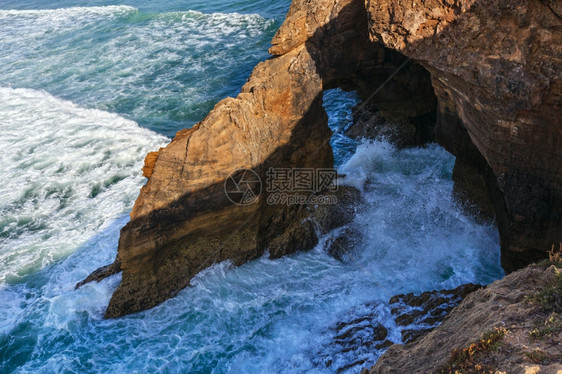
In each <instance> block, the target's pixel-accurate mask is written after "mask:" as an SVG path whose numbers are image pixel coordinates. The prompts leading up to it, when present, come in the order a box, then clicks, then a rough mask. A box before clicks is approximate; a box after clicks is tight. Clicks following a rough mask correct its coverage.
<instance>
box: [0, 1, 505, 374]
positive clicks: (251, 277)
mask: <svg viewBox="0 0 562 374" xmlns="http://www.w3.org/2000/svg"><path fill="white" fill-rule="evenodd" d="M288 7H289V2H288V1H281V2H268V1H236V0H233V1H216V0H210V1H204V2H203V1H185V0H184V1H180V0H177V1H166V2H150V1H128V2H126V3H116V2H115V1H57V2H46V1H19V0H18V1H2V0H0V127H1V129H0V131H1V132H0V134H1V135H0V150H1V152H0V164H1V165H2V168H1V169H0V177H1V180H2V183H0V372H2V373H4V372H7V373H9V372H21V373H25V372H44V373H51V372H75V373H84V372H154V371H157V370H162V371H164V372H200V373H210V372H214V373H226V372H234V373H240V372H242V373H259V372H262V373H277V372H283V373H285V372H286V373H301V372H336V371H338V369H342V368H345V367H347V369H346V370H345V371H346V372H358V371H359V369H360V368H361V367H362V366H369V365H372V364H373V363H374V362H375V361H376V358H377V357H378V355H380V353H381V352H380V351H373V350H370V349H367V348H365V347H356V349H354V350H352V351H350V352H344V351H343V350H341V348H338V345H337V344H334V340H335V335H336V332H335V330H334V326H335V325H336V324H337V323H338V322H340V321H351V320H353V319H356V318H357V317H360V316H362V315H365V313H372V312H375V315H376V316H377V317H376V318H377V321H378V322H379V323H381V324H383V325H384V326H385V327H387V328H388V330H389V337H390V339H391V340H393V341H395V342H398V341H399V340H400V327H397V326H396V325H395V324H394V322H393V321H392V319H391V318H390V310H389V307H388V305H387V301H388V299H389V297H390V296H392V295H394V294H396V293H399V292H422V291H426V290H431V289H439V288H444V287H455V286H457V285H459V284H462V283H466V282H477V283H489V282H491V281H493V280H494V279H496V278H498V277H499V276H501V273H502V271H501V268H500V265H499V246H498V237H497V232H496V230H495V228H493V227H492V226H489V225H485V224H479V223H476V222H475V221H474V220H473V219H472V218H470V217H468V216H467V215H466V214H464V213H463V212H462V211H461V210H460V209H459V208H458V207H457V205H456V203H455V202H454V201H453V200H452V198H451V191H452V181H451V171H452V167H453V163H454V159H453V157H452V156H451V155H449V154H448V153H447V152H445V151H444V150H443V149H442V148H440V147H438V146H433V145H432V146H428V147H426V148H419V149H410V150H396V149H394V148H393V147H392V146H391V145H390V144H388V143H387V142H385V141H384V140H379V141H371V142H354V141H352V140H350V139H348V138H346V137H345V136H341V135H338V136H335V137H334V140H333V143H332V144H333V145H334V152H335V154H336V158H337V162H338V165H339V168H340V170H341V171H342V173H345V174H346V175H347V183H350V184H354V185H356V186H358V187H359V188H360V189H361V190H362V191H363V196H364V197H365V202H364V203H363V204H362V205H361V206H360V208H359V209H358V212H357V217H356V218H355V220H354V221H353V222H352V223H351V224H350V225H349V226H350V228H351V229H353V230H355V231H356V232H359V233H360V234H359V235H358V238H357V248H355V250H354V251H353V254H352V256H351V257H350V258H349V259H348V260H347V261H346V262H345V263H342V262H339V261H337V260H335V259H333V258H331V257H330V256H328V255H327V254H326V253H325V250H324V246H325V244H326V243H328V242H329V241H330V240H331V239H332V238H333V237H334V236H335V235H337V232H332V233H330V234H328V235H326V236H325V237H323V238H322V241H321V243H320V244H319V245H318V246H317V248H315V249H313V250H312V251H309V252H305V253H297V254H295V255H292V256H288V257H285V258H283V259H280V260H275V261H270V260H268V259H267V258H266V257H264V258H261V259H258V260H256V261H253V262H251V263H249V264H246V265H244V266H241V267H238V268H235V267H233V266H232V265H231V264H229V263H228V262H225V263H220V264H216V265H215V266H213V267H211V268H209V269H207V270H205V271H203V272H202V273H200V274H199V275H198V276H197V277H196V278H195V279H194V281H193V282H192V284H193V286H192V287H190V288H188V289H185V290H183V291H182V292H180V294H179V295H178V296H177V297H176V298H174V299H172V300H168V301H167V302H165V303H163V304H162V305H160V306H158V307H156V308H154V309H152V310H149V311H146V312H142V313H138V314H136V315H132V316H127V317H124V318H120V319H117V320H103V319H102V315H103V312H104V308H105V306H106V305H107V303H108V301H109V298H110V296H111V293H112V291H113V290H114V289H115V287H116V286H117V284H118V283H119V277H120V276H119V275H117V276H114V277H111V278H109V279H107V280H105V281H103V282H101V283H98V284H96V283H94V284H89V285H87V286H85V287H83V288H81V289H80V290H77V291H75V290H74V285H75V284H76V282H78V281H79V280H81V279H83V278H84V277H85V276H86V275H87V274H89V273H90V272H91V271H92V270H94V269H96V268H97V267H99V266H101V265H105V264H107V263H109V262H111V261H112V260H113V258H114V257H115V253H116V247H117V240H118V236H119V229H120V228H121V227H122V226H123V225H124V224H125V223H126V222H127V219H128V212H129V211H130V209H131V207H132V204H133V202H134V200H135V198H136V196H137V195H138V191H139V188H140V186H142V184H143V183H144V181H145V180H144V178H142V177H141V175H140V168H141V167H142V162H143V159H144V156H145V154H146V153H147V152H148V151H151V150H155V149H158V147H160V146H163V145H165V144H166V143H167V142H168V141H169V139H170V137H172V136H173V134H174V133H175V132H176V131H178V130H180V129H182V128H185V127H191V126H192V125H193V124H194V123H196V122H197V121H199V120H201V119H202V118H203V117H204V116H205V114H206V113H207V112H208V111H209V110H210V109H211V108H212V107H213V105H214V104H215V103H216V102H217V101H218V100H220V99H221V98H223V97H225V96H234V95H236V94H237V93H238V91H239V89H240V86H241V85H242V84H243V83H244V82H245V81H246V79H247V77H248V75H249V74H250V72H251V70H252V68H253V66H254V65H255V64H256V63H257V62H259V61H261V60H263V59H265V58H267V57H268V55H267V48H268V46H269V42H270V40H271V37H272V36H273V33H274V32H275V30H276V29H277V27H278V26H279V25H280V23H281V21H282V20H283V18H284V16H285V13H286V11H287V9H288ZM355 102H356V99H355V97H354V95H353V94H351V93H344V92H341V91H339V90H334V91H329V92H327V94H326V95H325V107H326V109H327V111H328V113H329V115H330V125H331V126H332V128H334V129H335V128H338V127H341V126H344V125H345V124H347V123H349V120H350V118H349V117H350V114H349V113H350V109H351V107H352V106H353V105H354V103H355ZM328 361H330V362H331V363H330V364H329V365H328V364H327V363H328Z"/></svg>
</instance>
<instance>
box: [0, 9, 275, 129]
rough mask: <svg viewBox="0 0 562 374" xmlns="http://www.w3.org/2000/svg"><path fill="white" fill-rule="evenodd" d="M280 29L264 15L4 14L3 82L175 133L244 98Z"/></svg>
mask: <svg viewBox="0 0 562 374" xmlns="http://www.w3.org/2000/svg"><path fill="white" fill-rule="evenodd" d="M273 27H274V22H273V20H267V19H265V18H263V17H261V16H259V15H257V14H238V13H228V14H225V13H211V14H204V13H201V12H199V11H192V10H188V11H181V12H179V11H178V12H167V13H145V12H141V11H139V10H138V9H136V8H133V7H130V6H107V7H73V8H64V9H54V10H0V48H1V49H2V50H3V51H7V52H8V53H2V54H0V84H2V85H4V86H6V85H9V86H11V87H25V88H36V89H46V90H47V91H48V92H50V93H51V94H54V95H56V96H58V97H62V98H65V99H68V100H71V101H73V102H75V103H78V104H80V105H83V106H86V107H95V108H97V109H102V110H106V111H111V112H117V113H122V114H124V115H127V116H128V117H130V118H131V119H134V120H135V121H137V122H139V123H140V124H141V125H145V126H148V127H150V128H151V129H157V130H158V131H159V132H164V133H165V134H166V135H168V136H172V135H173V134H174V133H175V132H176V131H178V130H179V129H181V128H183V127H185V126H186V124H187V125H193V124H194V123H195V122H196V121H199V120H201V119H202V118H203V116H204V115H205V114H206V113H207V112H208V111H209V110H210V109H211V108H212V106H213V105H214V104H215V103H216V101H218V100H219V99H221V98H223V97H224V96H226V95H234V94H236V93H237V92H238V90H239V88H240V86H241V85H242V84H243V83H244V80H245V79H246V78H247V76H248V74H249V73H250V71H251V67H252V65H253V64H255V63H256V62H257V61H259V59H261V58H265V57H266V54H265V51H266V50H267V44H268V42H269V41H268V39H269V37H270V35H271V33H272V32H273V30H274V29H273ZM240 71H242V72H245V73H244V74H242V75H240Z"/></svg>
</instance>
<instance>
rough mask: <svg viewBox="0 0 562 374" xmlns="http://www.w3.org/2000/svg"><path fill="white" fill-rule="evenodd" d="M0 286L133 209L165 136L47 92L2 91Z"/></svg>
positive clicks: (58, 255) (62, 253)
mask: <svg viewBox="0 0 562 374" xmlns="http://www.w3.org/2000/svg"><path fill="white" fill-rule="evenodd" d="M0 128H1V131H2V133H3V135H2V137H0V149H2V152H1V153H0V164H1V165H2V177H3V178H2V183H1V184H0V266H1V270H2V271H0V283H2V282H4V281H5V280H6V279H10V278H18V277H19V276H23V275H25V274H27V273H29V272H32V271H36V270H37V269H40V268H42V267H45V266H47V265H48V264H51V263H52V262H53V261H56V260H57V259H59V258H61V257H62V256H65V255H67V254H69V253H71V252H72V251H73V250H75V249H76V248H77V247H79V246H80V245H82V244H83V243H85V242H87V241H88V240H89V239H90V238H91V237H92V236H93V235H94V234H96V233H99V232H100V231H103V230H104V229H105V228H106V227H107V226H108V225H109V224H110V223H111V222H112V221H114V220H116V219H117V218H119V217H120V216H121V215H123V213H125V212H127V211H128V210H129V209H130V208H131V206H132V203H133V202H134V199H135V198H136V196H137V194H138V190H139V187H140V186H141V185H142V184H143V182H144V178H143V177H142V176H141V173H140V168H141V167H142V162H143V158H144V156H145V154H146V153H147V152H148V151H150V150H153V149H157V148H158V146H161V145H163V144H164V143H165V142H166V139H165V138H164V137H162V136H160V135H157V134H155V133H153V132H151V131H149V130H146V129H143V128H140V127H139V126H138V125H137V124H136V123H135V122H133V121H130V120H126V119H124V118H122V117H120V116H118V115H115V114H111V113H107V112H103V111H100V110H92V109H83V108H80V107H79V106H77V105H75V104H73V103H71V102H68V101H64V100H60V99H57V98H55V97H53V96H51V95H49V94H47V93H45V92H39V91H34V90H28V89H12V88H5V87H0Z"/></svg>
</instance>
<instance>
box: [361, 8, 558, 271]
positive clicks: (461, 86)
mask: <svg viewBox="0 0 562 374" xmlns="http://www.w3.org/2000/svg"><path fill="white" fill-rule="evenodd" d="M367 9H368V13H369V28H370V34H371V37H372V39H373V40H374V41H376V42H379V43H382V44H384V45H385V46H386V47H388V48H392V49H394V50H397V51H400V52H401V53H403V54H404V55H406V56H408V57H411V58H413V59H415V60H416V61H417V62H419V63H421V64H422V65H423V66H424V67H425V68H426V69H427V70H428V71H429V72H430V73H431V77H432V84H433V88H434V89H435V95H436V96H437V98H438V102H439V104H438V122H437V132H436V136H437V140H438V141H439V142H440V143H441V144H443V145H444V146H445V147H446V148H447V149H449V150H450V151H451V152H452V153H454V154H455V155H457V156H458V157H459V158H460V160H461V161H460V163H459V164H460V167H459V169H462V168H463V166H464V171H465V172H466V173H467V174H469V173H470V172H471V170H473V171H477V172H476V174H478V175H479V177H478V176H474V177H472V178H465V180H466V179H471V180H472V182H471V181H470V180H469V181H468V182H469V183H468V185H469V189H470V186H471V185H472V186H474V184H476V189H478V185H481V186H482V185H485V186H486V187H485V189H487V190H488V193H489V194H491V195H493V197H494V198H493V199H492V201H493V205H494V210H495V214H496V216H497V221H498V225H499V229H500V235H501V240H502V249H503V251H502V255H503V265H504V268H506V270H513V269H514V268H517V267H520V266H521V265H522V264H525V263H529V262H530V261H532V260H533V259H536V258H538V257H544V253H543V250H542V249H543V248H549V247H550V245H551V244H552V243H556V242H557V241H558V240H559V239H560V238H561V237H562V208H561V207H562V162H561V160H562V151H561V150H562V144H561V138H562V136H561V135H562V126H561V122H560V121H561V118H562V106H561V102H562V98H561V91H562V83H561V81H560V74H561V71H562V60H561V59H560V57H561V55H562V21H561V15H562V5H561V3H560V2H554V1H540V0H507V1H495V0H458V1H443V0H422V1H412V0H410V1H402V0H389V1H385V0H368V1H367ZM455 122H456V123H455ZM463 132H466V133H467V134H468V136H469V138H470V140H471V142H466V141H463V140H462V137H463V135H462V133H463ZM459 134H460V135H461V136H460V137H459V136H458V135H459ZM459 140H461V141H459ZM470 143H473V144H474V145H475V148H476V149H477V150H478V152H479V153H480V154H481V155H482V156H483V160H474V158H473V157H471V155H470V154H471V153H474V152H473V151H469V152H465V150H466V148H469V147H470V146H471V144H470ZM467 153H468V154H467ZM477 157H479V156H477ZM484 160H485V164H484V163H483V162H482V161H484ZM488 166H489V168H490V170H491V172H492V173H490V172H488V171H487V170H486V169H487V167H488ZM459 172H460V170H458V172H457V176H458V174H459ZM490 174H492V175H490ZM490 176H491V178H490ZM461 179H462V178H461ZM478 179H480V180H478ZM495 186H497V187H498V188H499V193H500V194H499V196H498V193H496V192H494V191H493V190H494V189H495ZM480 189H481V188H480ZM469 194H470V192H469ZM472 194H473V195H481V196H482V197H485V196H483V195H486V194H485V193H482V192H474V191H473V193H472ZM479 200H486V199H485V198H484V199H479ZM488 205H490V204H489V203H488ZM539 248H540V250H538V249H539Z"/></svg>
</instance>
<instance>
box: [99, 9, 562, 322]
mask: <svg viewBox="0 0 562 374" xmlns="http://www.w3.org/2000/svg"><path fill="white" fill-rule="evenodd" d="M560 25H561V19H560V5H559V4H558V3H556V2H547V1H540V0H506V1H493V0H485V1H484V0H483V1H477V0H471V1H469V0H459V1H440V0H422V1H416V2H413V1H406V2H404V1H399V0H390V1H388V0H386V1H385V0H369V1H367V2H366V4H365V3H364V2H363V1H358V0H315V1H310V0H295V1H293V4H292V5H291V8H290V10H289V13H288V15H287V18H286V20H285V22H284V24H283V25H282V26H281V28H280V30H279V31H278V32H277V34H276V35H275V37H274V38H273V41H272V47H271V49H270V53H271V54H272V55H273V58H271V59H269V60H267V61H265V62H262V63H260V64H259V65H258V66H256V68H255V69H254V71H253V73H252V74H251V76H250V78H249V79H248V82H247V83H246V84H245V85H244V87H242V90H241V93H240V94H239V95H238V97H236V98H227V99H225V100H223V101H221V102H219V103H218V104H217V105H216V106H215V108H214V109H213V110H212V111H211V113H209V115H208V116H207V117H206V118H205V119H204V120H203V121H202V122H201V123H199V124H197V125H196V126H195V127H194V128H192V129H189V130H182V131H180V132H178V134H177V135H176V137H175V138H174V139H173V140H172V142H171V143H170V144H169V145H168V146H167V147H165V148H164V149H161V150H160V151H159V152H158V153H152V154H150V155H149V156H148V157H147V159H146V166H145V168H144V173H145V175H146V176H147V177H149V180H148V182H147V184H146V186H144V187H143V188H142V190H141V193H140V196H139V198H138V199H137V201H136V203H135V206H134V209H133V211H132V213H131V221H130V222H129V223H128V224H127V225H126V226H125V227H124V228H123V229H122V231H121V237H120V241H119V248H118V254H117V259H116V261H115V264H114V265H113V266H110V267H107V268H106V269H105V270H101V271H100V272H98V273H96V274H94V275H93V278H92V279H100V278H103V276H105V275H108V274H110V273H114V272H115V271H118V270H122V271H123V278H122V282H121V284H120V286H119V288H118V289H117V290H116V291H115V293H114V295H113V297H112V299H111V302H110V305H109V307H108V310H107V313H106V316H107V317H116V316H120V315H124V314H128V313H132V312H136V311H139V310H143V309H147V308H150V307H152V306H154V305H156V304H158V303H160V302H162V301H163V300H165V299H167V298H169V297H171V296H173V295H175V294H176V293H177V292H178V291H179V290H181V289H182V288H184V287H185V286H187V285H188V284H189V281H190V279H191V278H192V277H193V276H194V275H195V274H196V273H197V272H199V271H200V270H201V269H203V268H205V267H207V266H209V265H211V264H212V263H215V262H219V261H223V260H226V259H232V260H233V261H234V262H235V263H236V264H241V263H244V262H246V261H248V260H251V259H253V258H256V257H258V256H260V255H261V254H263V253H264V251H265V250H266V249H268V250H269V252H270V254H271V256H272V257H277V256H281V255H284V254H287V253H291V252H294V251H297V250H300V249H307V248H311V247H312V246H313V245H314V244H315V242H316V240H317V238H316V234H315V232H314V230H313V227H312V224H310V221H309V220H307V218H308V217H309V215H310V209H309V208H310V207H307V206H305V205H295V206H292V207H284V206H274V205H270V204H267V203H266V201H267V192H263V191H262V193H261V194H259V197H258V199H257V201H256V202H255V203H254V204H250V205H238V204H234V203H233V202H232V201H230V200H229V199H228V198H227V196H226V195H225V193H224V182H225V180H227V178H228V176H229V175H230V174H231V173H232V172H235V171H237V170H240V169H251V170H253V171H254V172H256V173H257V174H258V175H259V176H260V177H261V179H262V181H263V180H266V179H267V178H266V175H265V173H266V171H267V170H268V169H269V168H270V167H281V168H290V167H300V168H302V167H316V168H324V167H330V166H332V163H333V160H332V152H331V149H330V146H329V144H328V140H329V138H330V135H331V134H330V131H329V129H328V127H327V118H326V113H325V112H324V109H323V108H322V91H323V90H324V89H327V88H334V87H343V88H345V89H354V90H357V91H358V93H359V94H360V96H361V97H362V98H363V99H365V100H367V101H369V105H371V106H375V107H376V108H377V110H379V111H380V114H381V115H382V116H384V117H387V118H393V119H397V120H400V121H401V123H405V124H406V125H407V126H410V128H411V129H412V131H413V132H414V133H416V134H418V135H417V137H418V138H419V139H424V140H432V139H435V140H437V141H438V142H440V143H441V144H443V145H444V146H445V147H446V148H447V149H448V150H450V151H451V152H452V153H453V154H455V155H456V156H457V165H456V166H455V180H456V181H457V182H458V183H457V185H458V190H459V191H461V192H464V193H465V194H466V196H468V197H470V198H472V199H473V200H475V201H476V202H477V203H478V204H479V205H480V206H481V208H482V210H485V211H486V210H487V211H488V212H489V214H490V215H493V216H495V217H496V221H497V223H498V228H499V231H500V236H501V240H502V255H503V263H504V266H505V267H506V268H507V269H508V270H511V269H514V268H516V267H519V266H521V265H522V264H525V263H529V262H530V261H532V260H534V259H535V258H537V257H540V256H541V255H543V253H542V251H540V250H537V248H545V247H549V245H550V244H551V243H553V242H555V241H557V240H559V239H560V238H561V237H562V228H561V226H562V219H561V207H562V163H561V162H560V160H561V157H562V156H561V153H562V151H561V149H562V147H561V144H560V139H561V134H562V127H561V126H560V118H561V115H560V114H561V113H560V111H561V109H560V108H561V106H560V103H561V97H560V96H561V94H560V92H561V89H560V88H561V87H560V80H559V75H560V71H561V70H562V69H561V62H562V60H561V52H562V51H561V48H562V47H561V46H562V43H561V34H560ZM435 118H437V120H435ZM257 192H259V191H256V193H257ZM104 271H105V273H104Z"/></svg>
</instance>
